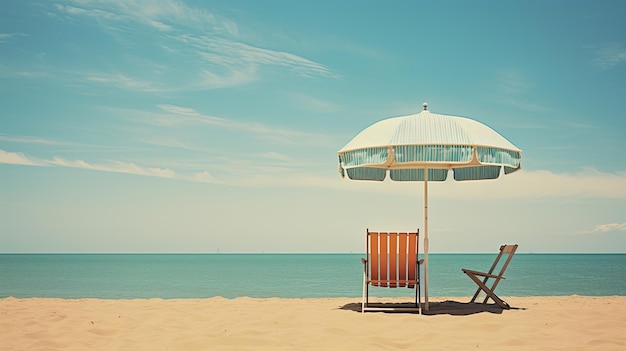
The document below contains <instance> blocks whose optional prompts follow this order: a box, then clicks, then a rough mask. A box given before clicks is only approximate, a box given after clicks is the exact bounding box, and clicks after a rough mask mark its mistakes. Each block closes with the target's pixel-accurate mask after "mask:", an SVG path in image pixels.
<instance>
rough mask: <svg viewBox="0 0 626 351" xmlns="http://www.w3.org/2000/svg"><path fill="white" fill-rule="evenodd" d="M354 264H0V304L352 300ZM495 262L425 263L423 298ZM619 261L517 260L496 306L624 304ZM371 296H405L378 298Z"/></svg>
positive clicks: (321, 259)
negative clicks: (610, 300)
mask: <svg viewBox="0 0 626 351" xmlns="http://www.w3.org/2000/svg"><path fill="white" fill-rule="evenodd" d="M362 256H363V255H361V254H204V255H201V254H198V255H195V254H86V255H82V254H0V298H3V297H8V296H14V297H20V298H24V297H61V298H85V297H94V298H106V299H132V298H204V297H214V296H223V297H227V298H234V297H240V296H249V297H294V298H303V297H360V296H361V291H362V290H361V289H362V272H363V268H362V265H361V262H360V258H361V257H362ZM494 258H495V255H487V254H431V255H430V269H429V293H430V296H433V297H436V296H468V295H472V294H473V292H474V290H475V285H474V283H473V282H472V281H471V280H470V279H469V278H468V277H467V276H465V274H463V273H462V272H461V268H471V269H477V270H488V269H489V267H490V265H491V263H492V262H493V260H494ZM624 272H626V254H589V255H587V254H516V255H515V256H514V257H513V260H512V261H511V264H510V265H509V268H508V269H507V273H506V274H505V276H506V277H507V279H506V280H503V281H502V282H501V283H500V285H499V286H498V288H497V292H498V294H499V295H503V296H529V295H572V294H578V295H596V296H603V295H626V279H624ZM374 294H376V295H406V294H407V290H406V289H377V290H376V292H375V293H374Z"/></svg>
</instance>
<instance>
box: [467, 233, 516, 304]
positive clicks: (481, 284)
mask: <svg viewBox="0 0 626 351" xmlns="http://www.w3.org/2000/svg"><path fill="white" fill-rule="evenodd" d="M516 250H517V244H515V245H502V246H500V253H499V254H498V256H497V257H496V260H495V261H494V262H493V265H491V269H489V272H487V273H483V272H479V271H474V270H471V269H465V268H463V273H465V274H467V276H468V277H470V279H472V280H473V281H474V283H476V284H477V285H478V289H477V290H476V293H475V294H474V297H472V300H471V301H470V302H474V301H476V298H477V297H478V295H480V292H481V291H483V292H484V293H485V294H486V295H487V296H486V297H485V299H484V300H483V303H487V301H488V300H489V299H490V298H491V299H492V300H493V301H494V302H495V303H497V304H498V306H500V307H501V308H503V309H509V308H511V307H510V306H509V304H508V303H506V302H505V301H503V300H502V299H501V298H499V297H498V295H496V294H495V293H494V290H495V289H496V286H498V283H499V282H500V279H504V277H503V275H504V271H506V268H507V267H508V266H509V262H511V259H512V258H513V255H514V254H515V251H516ZM504 255H508V257H507V259H506V261H504V264H503V265H502V267H501V268H500V273H498V274H497V275H496V274H493V271H494V270H495V269H496V267H497V266H498V262H499V261H500V258H502V256H504ZM478 277H482V278H483V279H482V280H481V279H479V278H478ZM490 278H491V279H494V281H493V284H492V285H491V288H489V287H487V281H488V280H489V279H490Z"/></svg>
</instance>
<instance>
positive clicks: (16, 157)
mask: <svg viewBox="0 0 626 351" xmlns="http://www.w3.org/2000/svg"><path fill="white" fill-rule="evenodd" d="M0 163H8V164H14V165H25V166H40V165H41V164H40V163H39V162H37V160H33V159H31V158H30V157H28V156H26V155H24V154H23V153H20V152H9V151H4V150H2V149H0Z"/></svg>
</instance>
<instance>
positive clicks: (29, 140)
mask: <svg viewBox="0 0 626 351" xmlns="http://www.w3.org/2000/svg"><path fill="white" fill-rule="evenodd" d="M0 140H1V141H7V142H11V143H26V144H42V145H63V144H67V143H65V142H62V141H57V140H51V139H45V138H38V137H33V136H19V135H7V134H0Z"/></svg>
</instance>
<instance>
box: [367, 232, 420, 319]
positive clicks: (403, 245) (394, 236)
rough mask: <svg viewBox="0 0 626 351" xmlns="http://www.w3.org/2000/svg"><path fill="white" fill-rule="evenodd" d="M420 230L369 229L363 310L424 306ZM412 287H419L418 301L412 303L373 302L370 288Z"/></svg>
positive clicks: (415, 309) (405, 308)
mask: <svg viewBox="0 0 626 351" xmlns="http://www.w3.org/2000/svg"><path fill="white" fill-rule="evenodd" d="M418 239H419V230H418V231H416V232H414V233H389V232H370V231H369V229H368V230H367V237H366V253H367V259H365V258H362V259H361V262H362V263H363V302H362V304H361V312H366V311H404V312H410V311H414V312H419V310H420V269H419V267H420V264H421V263H422V262H423V260H419V259H418V247H419V243H418V242H419V240H418ZM370 286H371V287H377V288H408V289H413V290H415V301H414V302H413V303H408V304H404V303H403V304H388V303H370V301H369V296H370V294H369V288H370Z"/></svg>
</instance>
